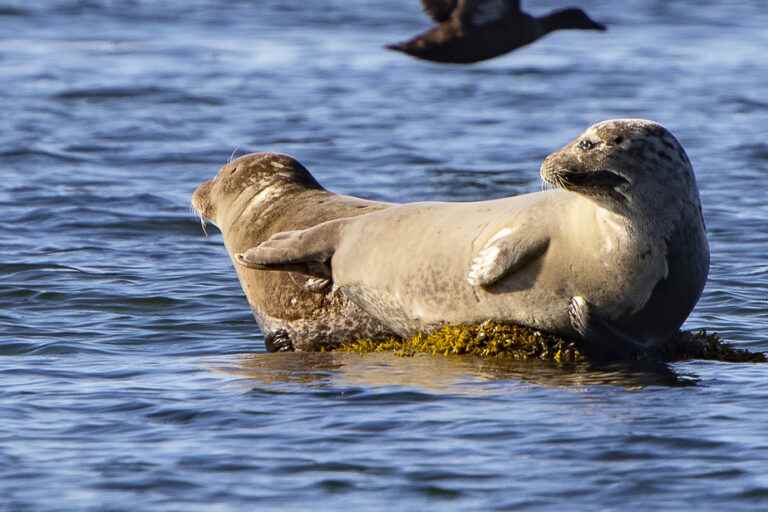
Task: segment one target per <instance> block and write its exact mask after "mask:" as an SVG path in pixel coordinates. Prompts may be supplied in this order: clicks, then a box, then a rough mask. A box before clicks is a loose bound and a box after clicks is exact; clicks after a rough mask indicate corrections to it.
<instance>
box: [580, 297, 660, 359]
mask: <svg viewBox="0 0 768 512" xmlns="http://www.w3.org/2000/svg"><path fill="white" fill-rule="evenodd" d="M568 316H569V318H570V320H571V327H573V329H574V330H575V331H576V332H577V333H579V335H580V336H581V337H582V338H583V339H584V340H586V341H587V342H588V347H587V348H589V349H591V350H592V351H593V355H594V356H595V357H599V358H601V359H637V357H638V356H640V355H642V354H644V353H645V352H646V347H645V346H644V345H643V344H642V343H640V342H639V341H637V340H635V339H634V338H633V337H632V336H630V335H628V334H626V333H624V332H622V331H621V329H620V328H619V327H618V326H616V325H614V324H612V323H611V322H610V321H609V320H606V319H605V318H601V317H600V316H599V315H597V314H595V313H594V311H592V308H591V306H590V305H589V303H588V302H587V301H586V300H585V299H584V297H578V296H577V297H572V298H571V300H570V301H569V303H568Z"/></svg>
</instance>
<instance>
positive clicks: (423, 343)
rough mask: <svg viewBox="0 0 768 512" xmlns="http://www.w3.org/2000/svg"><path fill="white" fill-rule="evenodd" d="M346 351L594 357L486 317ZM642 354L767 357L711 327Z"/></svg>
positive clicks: (576, 346) (677, 358)
mask: <svg viewBox="0 0 768 512" xmlns="http://www.w3.org/2000/svg"><path fill="white" fill-rule="evenodd" d="M337 350H339V351H342V352H359V353H365V352H393V353H395V354H397V355H401V356H412V355H414V354H417V353H427V354H434V355H438V354H441V355H472V356H477V357H483V358H509V359H513V360H534V359H536V360H545V361H554V362H556V363H571V362H580V361H588V360H590V359H591V358H592V356H590V354H588V353H587V352H586V351H585V350H584V347H583V346H580V344H579V342H576V341H569V340H566V339H563V338H560V337H559V336H555V335H553V334H549V333H545V332H542V331H538V330H536V329H531V328H528V327H523V326H519V325H514V324H499V323H495V322H490V321H489V322H484V323H482V324H479V325H446V326H443V327H441V328H440V329H437V330H435V331H433V332H431V333H423V334H418V335H416V336H414V337H413V338H411V339H407V340H405V339H399V338H389V339H386V340H358V341H355V342H351V343H346V344H343V345H341V346H340V347H339V348H337ZM640 358H642V359H656V360H658V359H660V360H663V361H682V360H687V359H712V360H717V361H728V362H750V363H758V362H766V361H767V359H766V356H765V354H763V353H760V352H749V351H747V350H742V349H736V348H733V347H732V346H730V345H729V344H727V343H725V342H724V341H723V340H722V338H720V337H719V336H718V335H717V334H708V333H707V332H706V331H695V332H694V331H681V332H680V333H679V334H678V335H677V336H675V337H673V338H672V339H670V340H669V341H668V342H666V343H664V344H662V345H661V346H660V347H657V348H655V349H653V350H650V351H649V352H647V353H645V354H642V355H641V356H640Z"/></svg>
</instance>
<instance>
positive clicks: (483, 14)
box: [456, 0, 520, 27]
mask: <svg viewBox="0 0 768 512" xmlns="http://www.w3.org/2000/svg"><path fill="white" fill-rule="evenodd" d="M456 11H457V14H458V16H459V18H460V19H461V21H462V23H464V24H466V25H472V26H476V27H477V26H480V25H488V24H490V23H495V22H497V21H499V20H500V19H501V18H503V17H505V16H508V15H510V14H514V13H518V12H520V0H459V5H458V7H457V8H456Z"/></svg>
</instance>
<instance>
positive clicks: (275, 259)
mask: <svg viewBox="0 0 768 512" xmlns="http://www.w3.org/2000/svg"><path fill="white" fill-rule="evenodd" d="M346 220H347V219H336V220H331V221H328V222H323V223H322V224H318V225H317V226H314V227H311V228H308V229H303V230H299V231H284V232H282V233H276V234H274V235H272V237H271V238H269V239H268V240H267V241H266V242H262V243H261V244H259V245H257V246H256V247H251V248H250V249H248V250H247V251H245V252H243V253H239V254H236V255H235V260H236V261H237V262H238V263H239V264H240V265H243V266H245V267H248V268H255V269H259V270H288V271H294V272H301V273H304V274H308V275H313V276H317V277H324V278H327V277H329V276H330V272H329V266H328V265H327V263H328V261H330V259H331V257H332V256H333V253H334V252H335V251H336V244H337V242H338V240H339V231H340V229H341V227H342V226H343V225H344V223H345V222H346ZM318 263H320V264H322V265H318Z"/></svg>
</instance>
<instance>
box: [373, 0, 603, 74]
mask: <svg viewBox="0 0 768 512" xmlns="http://www.w3.org/2000/svg"><path fill="white" fill-rule="evenodd" d="M422 4H423V6H424V10H425V11H426V12H427V14H429V15H430V16H431V17H432V18H433V19H434V20H435V21H436V22H438V23H439V24H438V25H436V26H435V27H432V28H431V29H429V30H427V31H426V32H424V33H423V34H419V35H418V36H416V37H414V38H413V39H411V40H409V41H406V42H404V43H399V44H392V45H388V46H387V48H388V49H390V50H396V51H399V52H403V53H406V54H408V55H410V56H412V57H416V58H418V59H424V60H431V61H434V62H450V63H457V64H469V63H473V62H478V61H481V60H486V59H491V58H493V57H498V56H499V55H503V54H505V53H507V52H510V51H512V50H515V49H517V48H520V47H521V46H525V45H527V44H530V43H532V42H534V41H536V40H537V39H539V38H541V37H544V36H545V35H547V34H549V33H550V32H554V31H555V30H563V29H582V30H601V31H603V30H605V26H604V25H601V24H600V23H597V22H596V21H594V20H592V19H591V18H590V17H589V16H587V14H586V13H585V12H584V11H582V10H581V9H573V8H571V9H562V10H558V11H554V12H551V13H550V14H548V15H546V16H541V17H538V18H537V17H533V16H530V15H529V14H526V13H525V12H523V11H522V10H521V9H520V1H519V0H422Z"/></svg>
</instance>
